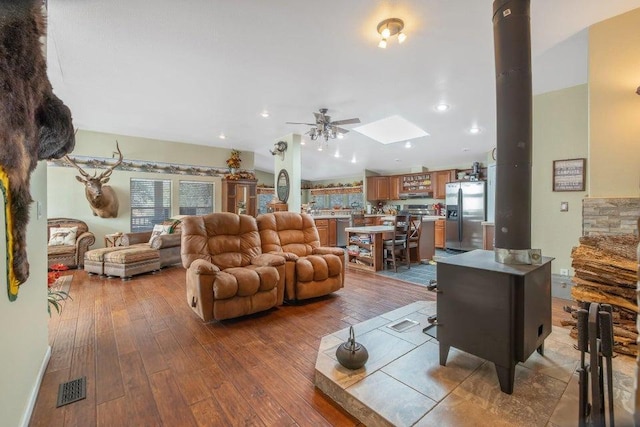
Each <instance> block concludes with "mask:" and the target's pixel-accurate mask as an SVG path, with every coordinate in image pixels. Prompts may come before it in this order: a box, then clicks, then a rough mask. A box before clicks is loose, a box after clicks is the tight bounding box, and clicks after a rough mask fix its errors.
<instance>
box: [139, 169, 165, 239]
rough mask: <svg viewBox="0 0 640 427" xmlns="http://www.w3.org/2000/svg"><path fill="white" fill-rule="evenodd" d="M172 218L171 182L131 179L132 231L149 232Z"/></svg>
mask: <svg viewBox="0 0 640 427" xmlns="http://www.w3.org/2000/svg"><path fill="white" fill-rule="evenodd" d="M170 216H171V181H168V180H161V179H137V178H132V179H131V231H132V232H136V231H149V230H151V229H153V226H154V225H155V224H162V222H163V221H164V220H166V219H169V217H170Z"/></svg>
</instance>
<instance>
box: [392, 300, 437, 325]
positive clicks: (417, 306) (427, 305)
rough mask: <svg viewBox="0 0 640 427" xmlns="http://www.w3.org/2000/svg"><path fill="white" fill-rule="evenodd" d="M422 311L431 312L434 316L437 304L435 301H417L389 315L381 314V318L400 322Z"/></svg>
mask: <svg viewBox="0 0 640 427" xmlns="http://www.w3.org/2000/svg"><path fill="white" fill-rule="evenodd" d="M420 310H430V313H431V314H433V313H435V311H436V302H435V301H416V302H414V303H411V304H409V305H405V306H404V307H400V308H397V309H395V310H393V311H390V312H388V313H384V314H381V315H380V317H384V318H385V319H389V320H392V321H393V320H399V319H401V318H403V317H407V316H408V315H409V314H411V313H414V312H416V311H420Z"/></svg>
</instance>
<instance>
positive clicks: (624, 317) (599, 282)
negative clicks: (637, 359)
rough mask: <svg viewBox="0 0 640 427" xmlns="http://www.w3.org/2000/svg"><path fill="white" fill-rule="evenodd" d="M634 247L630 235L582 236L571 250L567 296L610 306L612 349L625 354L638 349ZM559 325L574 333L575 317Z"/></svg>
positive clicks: (635, 247) (635, 248) (573, 334)
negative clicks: (570, 286)
mask: <svg viewBox="0 0 640 427" xmlns="http://www.w3.org/2000/svg"><path fill="white" fill-rule="evenodd" d="M637 247H638V237H637V236H634V235H631V234H625V235H618V236H585V237H581V238H580V246H578V247H575V248H573V250H572V251H571V258H572V259H573V262H572V263H571V266H572V267H573V268H574V270H575V277H574V278H573V282H574V284H575V285H574V286H573V288H572V289H571V295H572V296H573V298H574V299H575V300H577V301H579V302H585V303H589V302H597V303H601V304H611V305H612V306H613V310H614V313H613V319H614V326H613V334H614V351H616V352H618V353H623V354H629V355H636V354H637V351H638V346H637V344H636V340H637V338H638V330H637V329H636V316H637V314H638V304H637V300H636V283H637V277H638V276H637V274H638V273H637V268H638V261H637V259H636V250H637ZM562 324H563V325H565V326H568V325H571V326H574V328H573V330H572V331H571V335H572V336H574V337H576V336H577V329H576V327H575V326H576V321H575V318H574V319H572V320H567V321H563V322H562Z"/></svg>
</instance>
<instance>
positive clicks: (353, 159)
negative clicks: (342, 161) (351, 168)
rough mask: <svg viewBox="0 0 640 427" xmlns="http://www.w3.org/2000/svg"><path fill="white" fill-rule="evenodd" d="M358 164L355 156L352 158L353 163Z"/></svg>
mask: <svg viewBox="0 0 640 427" xmlns="http://www.w3.org/2000/svg"><path fill="white" fill-rule="evenodd" d="M355 162H356V155H355V154H354V155H353V157H352V158H351V163H355Z"/></svg>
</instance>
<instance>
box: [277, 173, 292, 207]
mask: <svg viewBox="0 0 640 427" xmlns="http://www.w3.org/2000/svg"><path fill="white" fill-rule="evenodd" d="M276 194H277V195H278V199H280V201H281V202H282V203H287V200H288V199H289V174H288V173H287V171H286V170H285V169H281V170H280V172H279V173H278V178H277V179H276Z"/></svg>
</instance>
